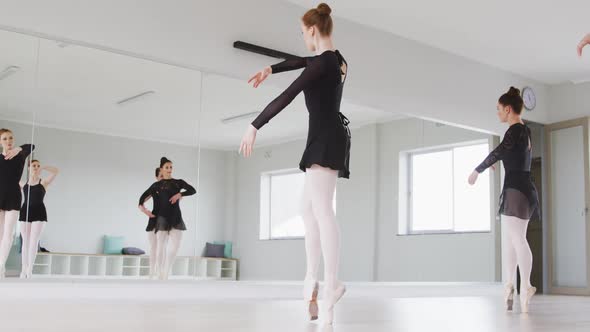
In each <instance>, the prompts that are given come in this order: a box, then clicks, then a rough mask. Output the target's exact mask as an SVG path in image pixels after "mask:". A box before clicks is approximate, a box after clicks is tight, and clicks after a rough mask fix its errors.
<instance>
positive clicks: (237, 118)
mask: <svg viewBox="0 0 590 332" xmlns="http://www.w3.org/2000/svg"><path fill="white" fill-rule="evenodd" d="M258 114H260V112H250V113H246V114H241V115H236V116H232V117H229V118H226V119H223V120H221V123H223V124H230V123H232V122H236V121H240V120H245V119H251V118H254V117H256V116H258Z"/></svg>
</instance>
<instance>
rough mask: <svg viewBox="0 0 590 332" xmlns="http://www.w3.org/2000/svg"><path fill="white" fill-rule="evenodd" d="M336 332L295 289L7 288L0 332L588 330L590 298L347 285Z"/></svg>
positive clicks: (1, 290) (59, 284) (212, 285)
mask: <svg viewBox="0 0 590 332" xmlns="http://www.w3.org/2000/svg"><path fill="white" fill-rule="evenodd" d="M348 285H349V286H348V288H349V291H348V293H347V294H346V296H345V297H344V298H343V299H342V301H341V302H340V303H339V304H338V307H337V312H336V314H337V315H336V322H335V323H334V325H333V327H326V326H323V324H322V323H321V319H320V321H319V322H318V323H309V322H307V321H306V320H305V311H304V306H303V304H302V302H301V301H300V300H299V299H298V297H299V293H300V287H299V285H297V284H295V283H279V282H277V283H273V282H191V281H169V282H164V283H162V282H149V281H89V280H86V281H75V280H25V281H21V280H11V279H6V280H2V281H1V282H0V294H1V296H0V312H1V320H0V324H1V325H0V326H1V331H7V332H8V331H10V332H12V331H46V332H47V331H60V332H69V331H76V332H79V331H101V332H105V331H108V332H113V331H145V332H151V331H165V332H172V331H191V332H197V331H215V332H218V331H257V332H265V331H272V332H288V331H298V332H301V331H306V332H307V331H342V332H344V331H363V332H364V331H367V332H368V331H371V332H379V331H433V332H434V331H436V332H438V331H453V332H461V331H468V332H479V331H482V332H485V331H504V332H511V331H535V332H539V331H552V332H553V331H555V332H557V331H559V332H569V331H590V298H588V297H566V296H545V295H540V296H536V297H535V298H534V299H533V303H532V305H531V312H530V313H529V314H520V313H519V310H518V304H517V305H516V306H515V307H516V309H517V310H516V311H515V312H512V313H508V312H506V311H505V310H504V306H503V304H502V287H501V286H499V285H496V284H423V283H420V284H419V283H416V284H411V283H403V284H398V283H396V284H385V283H379V284H360V283H359V284H355V283H352V284H348Z"/></svg>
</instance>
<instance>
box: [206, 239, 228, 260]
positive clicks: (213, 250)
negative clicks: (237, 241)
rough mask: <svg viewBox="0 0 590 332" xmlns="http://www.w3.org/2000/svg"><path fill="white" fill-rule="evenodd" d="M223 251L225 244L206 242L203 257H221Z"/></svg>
mask: <svg viewBox="0 0 590 332" xmlns="http://www.w3.org/2000/svg"><path fill="white" fill-rule="evenodd" d="M224 251H225V244H213V243H209V242H207V245H206V246H205V257H215V258H223V257H224Z"/></svg>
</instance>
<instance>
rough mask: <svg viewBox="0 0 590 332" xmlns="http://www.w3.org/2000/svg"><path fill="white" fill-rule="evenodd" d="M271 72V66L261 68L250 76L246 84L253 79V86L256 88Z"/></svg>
mask: <svg viewBox="0 0 590 332" xmlns="http://www.w3.org/2000/svg"><path fill="white" fill-rule="evenodd" d="M270 74H272V68H270V67H266V68H264V69H262V70H261V71H259V72H257V73H256V74H255V75H254V76H252V77H251V78H250V79H249V80H248V84H250V83H251V82H252V81H254V84H253V86H254V87H255V88H257V87H258V86H259V85H260V84H261V83H262V82H264V80H265V79H266V78H267V77H268V75H270Z"/></svg>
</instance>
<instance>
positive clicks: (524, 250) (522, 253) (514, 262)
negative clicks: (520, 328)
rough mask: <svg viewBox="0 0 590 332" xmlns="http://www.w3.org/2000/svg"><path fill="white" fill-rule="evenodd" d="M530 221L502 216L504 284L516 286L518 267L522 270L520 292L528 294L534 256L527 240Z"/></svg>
mask: <svg viewBox="0 0 590 332" xmlns="http://www.w3.org/2000/svg"><path fill="white" fill-rule="evenodd" d="M528 224H529V221H528V220H523V219H519V218H517V217H509V216H502V237H503V239H502V261H503V262H504V264H503V265H504V268H503V272H504V277H503V279H504V283H505V284H513V285H514V284H515V282H516V267H517V266H518V267H519V270H520V291H521V294H526V292H527V291H528V289H529V288H530V287H532V286H531V269H532V267H533V254H532V253H531V248H530V247H529V243H528V242H527V239H526V231H527V227H528Z"/></svg>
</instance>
